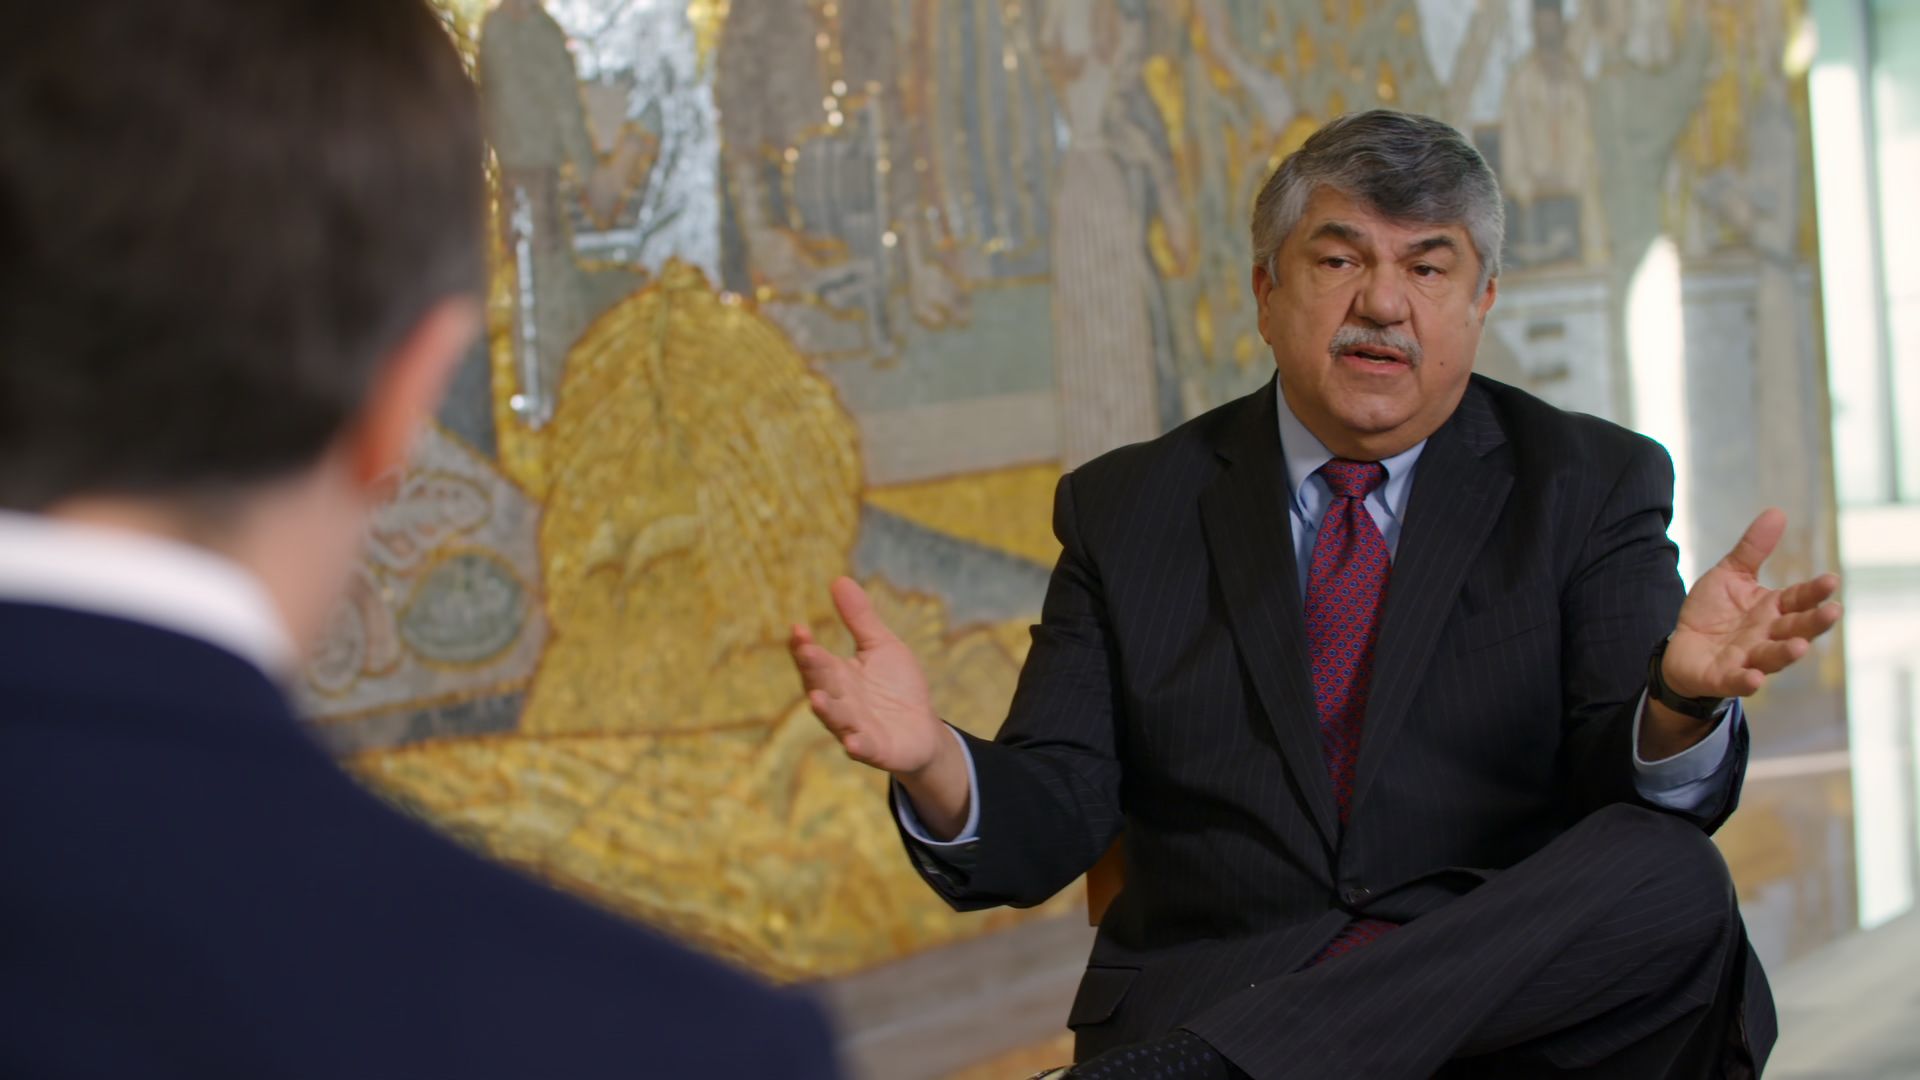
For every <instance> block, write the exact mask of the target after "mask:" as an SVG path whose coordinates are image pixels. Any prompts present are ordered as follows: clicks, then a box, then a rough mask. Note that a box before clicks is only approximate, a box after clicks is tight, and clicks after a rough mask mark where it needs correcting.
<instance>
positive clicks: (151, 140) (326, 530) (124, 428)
mask: <svg viewBox="0 0 1920 1080" xmlns="http://www.w3.org/2000/svg"><path fill="white" fill-rule="evenodd" d="M0 132H4V137H0V508H4V511H5V512H4V513H0V830H4V835H5V837H6V840H5V844H4V847H5V855H6V857H5V859H4V862H3V864H0V1016H4V1017H5V1020H4V1021H3V1022H0V1075H5V1076H9V1077H36V1078H38V1077H67V1076H71V1077H81V1076H85V1077H105V1076H111V1077H116V1078H137V1077H193V1078H198V1080H204V1078H210V1077H247V1078H254V1077H315V1078H319V1077H329V1078H332V1077H350V1076H394V1077H401V1076H405V1077H427V1076H448V1077H461V1078H462V1080H477V1078H486V1077H500V1078H507V1077H513V1078H524V1077H533V1076H555V1077H707V1076H712V1077H782V1078H787V1077H800V1078H807V1080H826V1078H829V1077H832V1076H833V1075H835V1069H834V1066H833V1062H832V1056H833V1054H832V1050H831V1047H830V1035H829V1032H828V1030H827V1028H826V1026H825V1024H824V1022H823V1020H822V1017H821V1016H820V1015H819V1013H818V1012H817V1010H816V1009H815V1007H814V1006H812V1005H811V1004H809V1003H807V1002H805V1001H803V1000H801V999H799V998H798V997H790V996H788V995H786V994H784V993H781V992H777V991H774V990H772V989H770V988H766V987H763V986H761V985H760V984H758V983H757V982H755V981H754V980H753V979H751V978H750V977H748V976H747V975H745V974H742V973H736V972H733V971H730V970H728V969H725V968H723V967H721V966H719V965H717V964H715V963H713V962H710V961H707V960H705V959H701V958H699V957H696V956H695V955H693V954H692V953H691V952H689V951H687V950H685V949H683V948H682V947H680V946H678V945H676V944H674V943H672V942H670V941H668V940H666V939H665V938H663V937H661V936H658V935H656V934H654V933H652V932H650V931H647V930H644V929H641V928H639V927H636V926H632V925H629V924H627V923H624V922H622V921H620V920H618V919H616V918H614V917H612V916H610V915H608V914H605V913H603V912H601V911H598V910H596V909H594V908H591V907H588V906H587V905H585V904H582V903H579V902H577V901H574V900H571V899H569V898H567V897H565V896H563V895H561V894H560V893H558V892H556V891H554V890H552V889H550V888H548V887H546V886H543V885H540V884H537V883H535V882H533V881H531V880H529V879H526V878H523V877H522V876H520V875H518V874H516V873H514V872H511V871H509V870H507V869H505V868H502V867H499V866H496V865H493V864H490V863H488V862H485V861H483V860H481V859H479V858H477V857H475V856H473V855H470V854H468V853H467V852H465V851H463V850H461V849H460V848H458V847H456V846H455V845H453V844H452V843H450V842H448V841H447V840H445V839H442V838H441V837H439V836H437V835H435V834H434V833H432V832H430V831H429V830H428V829H426V828H424V827H423V826H421V825H419V824H417V823H415V822H413V821H411V820H409V819H407V818H406V817H403V816H402V815H400V814H398V813H396V812H395V811H394V810H392V809H390V808H388V807H387V806H386V805H384V804H383V803H381V802H380V801H378V800H377V799H375V798H374V797H373V796H371V795H370V794H368V793H366V792H365V791H363V790H362V789H361V788H359V787H358V786H356V785H355V784H354V782H353V781H351V780H350V779H349V778H348V777H347V776H346V775H345V774H343V773H342V772H341V771H340V770H339V769H337V768H336V767H335V765H334V763H333V762H332V761H331V760H330V759H329V758H328V756H327V755H326V754H325V753H324V752H323V751H322V750H321V749H320V748H319V746H318V745H317V744H316V743H314V742H313V741H311V740H310V739H309V737H308V736H307V735H306V734H305V733H304V732H303V731H302V730H301V729H300V727H299V726H298V724H297V722H296V719H295V717H294V715H293V712H292V710H291V709H290V707H289V704H288V699H287V696H286V693H285V690H284V684H285V683H286V682H287V681H288V679H289V678H290V677H291V676H292V674H293V673H294V671H295V670H296V665H297V663H298V658H299V657H300V655H301V653H302V651H303V650H304V649H305V648H307V647H308V646H310V645H311V644H312V643H313V642H314V640H315V639H316V637H317V636H318V635H319V634H320V632H321V629H322V627H323V625H324V624H325V622H326V620H327V617H328V615H329V613H330V611H331V609H332V608H333V606H334V604H335V603H336V601H337V599H338V593H339V592H340V588H341V585H342V583H343V581H344V579H345V576H346V574H347V571H348V569H349V567H350V565H351V563H352V561H353V558H354V555H355V551H356V549H357V547H358V545H359V543H360V541H361V538H362V535H363V530H364V526H365V523H366V521H367V517H368V513H369V510H370V508H371V507H373V506H374V505H375V504H376V503H377V502H378V501H379V500H380V499H381V497H382V494H383V492H384V491H385V490H387V489H388V488H389V487H390V485H391V481H392V478H394V477H395V476H397V475H398V474H399V472H400V470H401V469H402V467H403V466H404V465H405V463H406V460H407V456H408V451H409V447H410V446H411V444H412V443H413V441H414V439H415V436H416V434H417V433H418V432H419V430H420V429H421V427H422V425H423V424H424V423H426V422H427V420H428V418H429V417H430V416H431V415H432V413H433V410H434V408H435V405H436V402H437V400H438V399H439V397H440V394H441V391H442V388H443V387H444V385H445V384H446V382H447V380H448V378H449V376H450V374H451V372H452V370H453V367H454V365H455V364H456V362H457V361H458V359H459V357H460V356H461V354H462V353H463V351H464V350H465V349H466V348H467V346H468V344H469V343H470V342H471V340H472V339H473V336H474V334H475V331H476V328H477V326H478V323H479V319H480V302H479V296H480V292H481V284H482V280H483V272H484V266H483V254H482V246H481V237H482V215H483V210H484V202H485V187H484V178H483V173H482V142H481V133H480V129H479V121H478V119H477V109H476V104H475V100H474V93H473V88H472V86H471V84H470V83H469V81H468V79H467V77H466V75H465V73H464V72H463V70H462V68H461V64H460V60H459V58H458V56H457V54H456V53H455V51H454V49H453V48H452V45H451V42H450V41H449V40H448V38H447V36H446V34H445V33H444V30H443V28H442V26H441V24H440V23H439V22H438V20H437V19H436V17H435V15H434V14H433V13H432V11H431V10H430V9H429V8H428V7H427V6H426V4H424V3H422V2H421V0H328V2H326V3H319V2H309V0H286V2H278V0H276V2H266V3H261V2H250V0H163V2H153V0H76V2H74V3H52V4H25V5H17V6H16V7H15V8H14V9H12V10H10V11H9V14H8V17H7V19H6V26H5V29H4V32H0Z"/></svg>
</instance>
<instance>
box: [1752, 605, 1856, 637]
mask: <svg viewBox="0 0 1920 1080" xmlns="http://www.w3.org/2000/svg"><path fill="white" fill-rule="evenodd" d="M1839 621H1840V605H1839V604H1835V603H1831V602H1829V603H1825V604H1821V605H1820V606H1819V607H1817V608H1814V609H1813V610H1812V611H1802V612H1799V613H1798V614H1794V615H1782V616H1780V617H1779V618H1777V619H1775V620H1773V625H1772V626H1770V627H1768V628H1767V636H1768V637H1769V638H1772V639H1773V640H1774V641H1787V640H1789V639H1792V638H1806V639H1807V640H1808V641H1812V640H1813V639H1814V638H1817V637H1819V636H1820V635H1821V634H1824V633H1826V632H1827V631H1829V630H1831V629H1833V626H1834V624H1835V623H1837V622H1839Z"/></svg>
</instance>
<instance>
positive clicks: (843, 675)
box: [793, 645, 847, 700]
mask: <svg viewBox="0 0 1920 1080" xmlns="http://www.w3.org/2000/svg"><path fill="white" fill-rule="evenodd" d="M793 662H794V665H795V666H797V667H798V668H799V669H800V681H801V683H803V684H804V685H805V686H806V688H807V689H809V690H824V691H825V692H826V694H827V696H828V697H831V698H833V699H835V700H838V699H840V698H843V697H846V696H847V672H846V661H844V660H842V659H840V658H839V657H837V656H835V655H833V654H832V653H830V652H828V651H827V650H825V649H823V648H821V647H820V646H818V645H795V646H794V647H793Z"/></svg>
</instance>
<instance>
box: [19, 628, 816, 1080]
mask: <svg viewBox="0 0 1920 1080" xmlns="http://www.w3.org/2000/svg"><path fill="white" fill-rule="evenodd" d="M0 651H3V652H4V654H5V655H7V656H9V657H10V662H9V663H8V664H7V666H6V667H5V669H4V670H0V700H4V701H5V702H6V705H5V711H4V713H3V714H0V821H4V822H5V823H6V824H5V829H6V835H7V837H8V841H7V846H8V849H9V850H8V854H9V858H8V859H7V860H6V863H5V865H4V867H0V925H4V926H5V928H6V929H5V930H0V941H3V942H4V946H0V955H5V956H6V957H7V962H6V963H4V964H0V1015H5V1016H7V1017H8V1022H7V1023H6V1024H4V1025H0V1074H4V1075H8V1076H34V1077H64V1076H76V1077H77V1076H99V1075H112V1076H116V1077H172V1076H180V1077H188V1076H191V1077H229V1076H231V1077H242V1076H245V1077H255V1076H279V1077H333V1076H369V1077H371V1076H428V1075H436V1076H438V1075H445V1076H461V1077H467V1078H474V1077H501V1078H505V1077H525V1076H540V1075H553V1076H582V1077H601V1076H634V1077H639V1076H738V1077H775V1076H778V1077H792V1076H798V1077H807V1078H820V1080H824V1078H826V1077H830V1076H833V1075H835V1070H834V1066H833V1051H832V1047H831V1038H830V1033H829V1030H828V1028H827V1026H826V1024H825V1022H824V1020H823V1018H822V1016H821V1015H820V1013H819V1010H818V1009H817V1008H816V1007H815V1006H814V1005H813V1004H811V1003H809V1002H808V1001H806V1000H805V999H803V998H801V997H799V996H797V995H791V994H788V993H785V992H781V991H776V990H773V989H771V988H767V987H765V986H763V985H761V984H760V983H759V982H757V981H756V980H755V979H753V978H752V977H751V976H749V975H747V974H745V973H743V972H737V971H734V970H732V969H729V968H726V967H724V966H722V965H720V964H718V963H716V962H714V961H711V960H708V959H705V958H703V957H700V956H697V955H695V954H694V953H692V952H691V951H689V950H687V949H686V948H684V947H682V946H680V945H678V944H676V943H674V942H672V941H669V940H667V939H666V938H664V937H662V936H660V935H658V934H656V933H653V932H652V931H649V930H646V929H644V928H641V927H638V926H635V925H632V924H628V923H626V922H624V921H622V920H619V919H617V918H615V917H613V916H611V915H609V914H607V913H604V912H602V911H599V910H597V909H595V908H592V907H589V906H587V905H585V904H582V903H579V902H577V901H575V900H573V899H571V898H569V897H566V896H564V895H562V894H560V893H559V892H557V891H555V890H553V889H551V888H549V887H547V886H545V885H542V884H539V883H537V882H535V881H533V880H531V879H529V878H525V877H523V876H521V875H520V874H518V873H515V872H513V871H511V870H508V869H505V868H503V867H500V866H497V865H495V864H492V863H489V862H487V861H485V860H482V859H480V858H478V857H476V856H474V855H471V854H469V853H467V852H466V851H464V850H462V849H460V848H459V847H457V846H455V845H453V844H451V843H450V842H448V841H447V840H445V839H443V838H442V837H441V836H439V835H438V834H437V833H434V832H433V831H432V830H430V829H428V828H426V827H425V826H424V825H421V824H419V823H417V822H415V821H413V820H411V819H409V818H407V817H405V816H404V815H401V814H399V813H398V812H396V811H394V810H393V809H391V808H390V807H389V806H388V805H386V804H385V803H383V802H381V801H380V800H378V799H376V798H374V797H373V796H372V795H370V794H368V793H367V792H365V791H364V790H363V789H361V788H360V787H359V785H357V784H356V783H354V782H353V781H352V780H351V779H350V778H348V777H347V776H346V775H345V774H343V773H342V772H341V771H340V770H339V769H338V768H337V767H336V766H335V764H334V763H333V761H332V760H331V759H330V758H329V757H328V756H327V755H326V754H325V753H324V752H323V751H322V750H321V749H320V748H319V747H318V746H317V745H316V744H315V743H313V742H312V741H311V740H310V739H309V738H308V737H307V736H306V735H305V734H304V733H303V732H302V731H300V730H299V729H298V727H297V726H296V725H295V723H294V721H293V718H292V716H291V715H290V713H289V711H288V709H287V707H286V705H285V703H284V701H283V700H282V699H281V698H280V695H279V693H278V691H277V690H276V689H275V688H274V687H272V686H271V685H270V684H269V683H268V681H267V680H266V679H265V678H264V677H262V676H261V675H259V674H258V673H257V672H256V671H254V670H253V669H252V668H250V667H248V666H247V665H246V664H244V663H242V662H241V661H239V660H238V659H237V658H235V657H232V656H229V655H227V654H225V653H222V652H220V651H218V650H216V649H214V648H212V647H211V646H207V645H204V644H202V643H200V642H197V641H193V640H191V639H187V638H183V637H179V636H177V635H173V634H169V633H166V632H164V631H159V630H155V629H152V628H149V627H144V626H139V625H136V624H133V623H126V622H121V621H118V620H113V619H104V618H97V617H93V616H87V615H79V614H75V613H70V612H62V611H56V610H53V609H46V608H35V607H30V606H24V605H15V604H0Z"/></svg>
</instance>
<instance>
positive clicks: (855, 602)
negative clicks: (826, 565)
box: [829, 577, 893, 649]
mask: <svg viewBox="0 0 1920 1080" xmlns="http://www.w3.org/2000/svg"><path fill="white" fill-rule="evenodd" d="M829 592H831V593H832V595H833V606H834V607H835V608H837V609H838V610H839V612H840V621H841V622H844V623H846V624H847V629H848V630H851V631H853V643H854V645H855V646H856V647H857V648H861V649H871V648H873V647H875V646H877V645H884V644H886V643H887V642H889V641H892V640H893V631H891V630H889V629H887V624H886V623H884V622H882V621H881V620H880V615H879V613H878V612H876V611H874V610H873V601H872V600H871V599H870V598H868V596H867V590H865V589H862V588H861V587H860V583H859V582H857V581H855V580H853V579H852V578H850V577H843V578H838V579H835V581H834V583H833V586H832V588H831V589H830V590H829Z"/></svg>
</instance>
